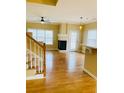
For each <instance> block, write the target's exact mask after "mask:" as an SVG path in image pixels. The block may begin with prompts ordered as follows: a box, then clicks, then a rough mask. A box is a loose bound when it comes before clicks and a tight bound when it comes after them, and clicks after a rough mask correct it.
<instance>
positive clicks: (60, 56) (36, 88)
mask: <svg viewBox="0 0 124 93" xmlns="http://www.w3.org/2000/svg"><path fill="white" fill-rule="evenodd" d="M83 62H84V55H83V54H81V53H76V52H69V53H60V52H58V51H52V52H51V51H48V52H47V53H46V66H47V74H46V78H43V79H39V80H27V81H26V93H96V80H94V79H93V78H92V77H90V76H89V75H88V74H86V73H84V72H83V71H82V67H83Z"/></svg>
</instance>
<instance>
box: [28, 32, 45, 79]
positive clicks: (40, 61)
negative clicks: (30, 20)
mask: <svg viewBox="0 0 124 93" xmlns="http://www.w3.org/2000/svg"><path fill="white" fill-rule="evenodd" d="M26 47H27V53H26V61H27V62H26V64H28V69H36V74H43V76H44V77H45V76H46V61H45V60H46V47H45V43H42V42H40V43H39V42H38V41H36V40H35V39H34V38H33V37H31V36H30V35H29V34H27V33H26Z"/></svg>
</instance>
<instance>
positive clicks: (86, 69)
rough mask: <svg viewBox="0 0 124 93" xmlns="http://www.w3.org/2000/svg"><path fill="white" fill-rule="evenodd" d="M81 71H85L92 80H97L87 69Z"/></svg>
mask: <svg viewBox="0 0 124 93" xmlns="http://www.w3.org/2000/svg"><path fill="white" fill-rule="evenodd" d="M83 71H85V72H86V73H87V74H88V75H90V76H91V77H92V78H94V79H95V80H97V77H96V76H94V75H93V74H92V73H91V72H90V71H88V70H87V69H85V68H83Z"/></svg>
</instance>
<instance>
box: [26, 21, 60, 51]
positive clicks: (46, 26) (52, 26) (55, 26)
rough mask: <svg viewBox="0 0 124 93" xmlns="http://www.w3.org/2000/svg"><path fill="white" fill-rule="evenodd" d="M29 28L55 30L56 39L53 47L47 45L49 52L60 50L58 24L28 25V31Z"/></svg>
mask: <svg viewBox="0 0 124 93" xmlns="http://www.w3.org/2000/svg"><path fill="white" fill-rule="evenodd" d="M28 28H38V29H48V30H53V34H54V38H53V45H47V46H46V48H47V50H57V49H58V32H59V25H58V24H40V23H26V29H28Z"/></svg>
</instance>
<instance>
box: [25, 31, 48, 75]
mask: <svg viewBox="0 0 124 93" xmlns="http://www.w3.org/2000/svg"><path fill="white" fill-rule="evenodd" d="M26 36H27V37H28V38H29V39H31V40H32V41H34V43H36V44H37V45H39V46H40V47H41V48H42V49H43V71H42V72H41V73H43V76H44V77H45V76H46V61H45V60H46V46H45V43H42V42H38V41H36V40H35V39H34V38H33V37H32V36H30V35H29V34H28V33H26ZM41 58H42V57H41ZM37 74H39V73H37Z"/></svg>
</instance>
